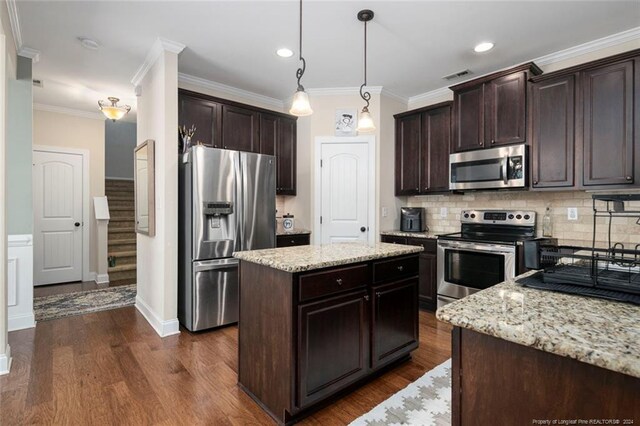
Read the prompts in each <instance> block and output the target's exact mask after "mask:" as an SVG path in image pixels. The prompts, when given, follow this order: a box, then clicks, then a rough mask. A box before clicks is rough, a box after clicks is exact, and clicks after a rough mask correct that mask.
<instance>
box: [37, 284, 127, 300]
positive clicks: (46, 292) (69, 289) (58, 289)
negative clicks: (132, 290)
mask: <svg viewBox="0 0 640 426" xmlns="http://www.w3.org/2000/svg"><path fill="white" fill-rule="evenodd" d="M127 284H130V283H128V282H124V283H122V284H120V283H118V282H111V283H108V284H96V282H95V281H82V282H80V281H78V282H72V283H62V284H49V285H39V286H35V287H33V297H42V296H52V295H54V294H66V293H75V292H77V291H86V290H99V289H103V288H109V287H118V286H119V285H127Z"/></svg>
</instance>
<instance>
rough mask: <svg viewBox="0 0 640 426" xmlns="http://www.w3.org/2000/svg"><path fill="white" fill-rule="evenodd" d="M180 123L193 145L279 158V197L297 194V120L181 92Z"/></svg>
mask: <svg viewBox="0 0 640 426" xmlns="http://www.w3.org/2000/svg"><path fill="white" fill-rule="evenodd" d="M178 103H179V108H178V124H179V125H180V126H186V127H187V128H190V127H191V126H195V127H196V132H195V135H194V137H193V144H201V145H205V146H209V147H212V148H223V149H231V150H236V151H245V152H255V153H260V154H267V155H274V156H275V157H276V162H277V165H276V167H277V169H276V194H278V195H296V172H297V165H296V143H297V141H296V138H297V136H296V135H297V121H296V120H297V118H296V117H293V116H290V115H287V114H282V113H279V112H276V111H269V110H266V109H262V108H257V107H254V106H251V105H244V104H241V103H238V102H233V101H229V100H225V99H220V98H215V97H212V96H208V95H205V94H202V93H196V92H191V91H188V90H183V89H180V90H179V91H178Z"/></svg>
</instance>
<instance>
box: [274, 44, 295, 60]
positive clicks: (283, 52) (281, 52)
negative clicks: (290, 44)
mask: <svg viewBox="0 0 640 426" xmlns="http://www.w3.org/2000/svg"><path fill="white" fill-rule="evenodd" d="M276 54H277V55H278V56H280V57H281V58H290V57H292V56H293V50H291V49H287V48H286V47H283V48H281V49H278V50H276Z"/></svg>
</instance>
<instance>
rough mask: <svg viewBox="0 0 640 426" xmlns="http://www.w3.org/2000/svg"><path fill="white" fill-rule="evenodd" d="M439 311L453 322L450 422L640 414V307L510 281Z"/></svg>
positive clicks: (511, 422) (525, 421)
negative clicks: (549, 290)
mask: <svg viewBox="0 0 640 426" xmlns="http://www.w3.org/2000/svg"><path fill="white" fill-rule="evenodd" d="M532 273H534V272H528V273H527V274H532ZM527 274H523V276H524V275H527ZM516 279H517V278H516ZM436 315H437V317H438V319H439V320H441V321H444V322H447V323H450V324H452V325H453V326H454V327H455V328H454V329H453V334H452V366H453V374H452V381H453V383H452V425H470V424H504V425H507V424H509V425H519V424H523V425H524V424H634V420H635V424H638V422H640V307H639V306H635V305H631V304H625V303H620V302H612V301H607V300H602V299H595V298H588V297H582V296H574V295H568V294H562V293H553V292H547V291H541V290H535V289H530V288H525V287H521V286H519V285H518V284H516V283H515V280H508V281H506V282H504V283H501V284H498V285H496V286H494V287H491V288H489V289H486V290H483V291H481V292H479V293H476V294H474V295H471V296H468V297H466V298H464V299H461V300H459V301H456V302H453V303H451V304H449V305H446V306H443V307H442V308H440V309H438V311H437V314H436ZM547 420H548V421H549V423H544V422H545V421H547ZM554 420H556V421H557V422H556V423H553V421H554ZM583 420H585V421H587V423H584V422H581V421H583ZM608 420H614V421H615V422H613V423H607V421H608ZM625 420H627V422H626V423H625ZM560 421H569V422H568V423H561V422H560ZM573 421H575V422H573ZM589 421H592V423H588V422H589ZM593 421H595V423H594V422H593ZM601 421H602V422H601ZM616 422H618V423H616Z"/></svg>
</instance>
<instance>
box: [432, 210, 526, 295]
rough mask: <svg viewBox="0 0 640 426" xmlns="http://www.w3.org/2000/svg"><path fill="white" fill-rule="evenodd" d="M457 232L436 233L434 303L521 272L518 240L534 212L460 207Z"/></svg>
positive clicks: (521, 241) (519, 243) (479, 288)
mask: <svg viewBox="0 0 640 426" xmlns="http://www.w3.org/2000/svg"><path fill="white" fill-rule="evenodd" d="M460 222H461V232H458V233H454V234H446V235H439V236H438V260H437V264H438V265H437V266H438V268H437V269H438V307H440V306H443V305H445V304H447V303H450V302H452V301H454V300H457V299H461V298H463V297H465V296H468V295H470V294H473V293H476V292H478V291H480V290H483V289H485V288H488V287H491V286H492V285H495V284H498V283H500V282H502V281H504V280H505V279H507V278H513V277H515V276H516V275H518V274H520V273H522V272H524V266H522V244H523V242H524V241H527V240H531V239H534V238H535V235H536V212H533V211H520V210H518V211H511V210H463V211H462V213H461V217H460Z"/></svg>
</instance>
